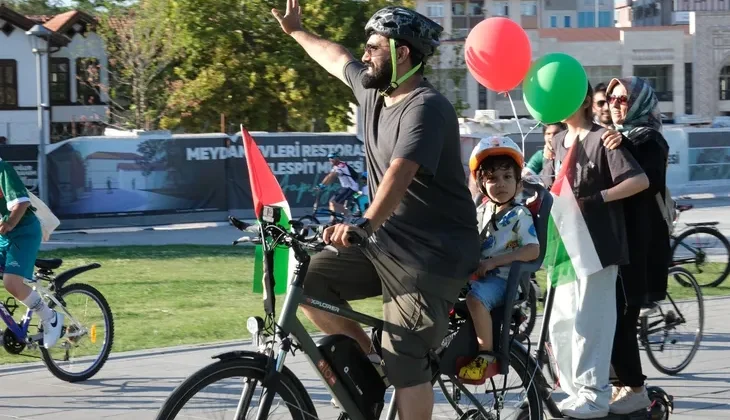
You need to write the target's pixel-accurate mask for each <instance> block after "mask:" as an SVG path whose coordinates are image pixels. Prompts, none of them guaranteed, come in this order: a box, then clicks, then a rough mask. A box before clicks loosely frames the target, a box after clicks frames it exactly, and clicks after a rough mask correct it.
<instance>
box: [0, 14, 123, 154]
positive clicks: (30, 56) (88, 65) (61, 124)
mask: <svg viewBox="0 0 730 420" xmlns="http://www.w3.org/2000/svg"><path fill="white" fill-rule="evenodd" d="M36 24H41V25H43V26H45V27H46V28H47V29H49V30H50V31H51V37H50V41H49V48H47V50H48V52H47V53H45V54H42V56H41V74H42V82H41V83H42V85H41V86H42V87H41V89H40V90H41V94H42V103H44V104H48V105H49V106H48V107H46V108H45V111H44V119H43V120H44V130H43V132H44V133H45V136H46V141H47V142H49V143H50V142H55V141H60V140H64V139H66V138H70V137H74V136H76V135H92V134H99V133H101V132H102V131H103V125H104V123H105V122H107V121H108V115H107V112H108V107H107V105H106V103H107V100H108V96H107V94H106V93H105V89H104V86H108V83H109V80H108V72H107V70H106V69H107V56H106V52H105V49H104V44H103V41H102V39H101V37H99V36H98V35H97V34H96V33H95V32H94V27H95V24H96V22H95V21H94V19H93V18H92V17H91V16H89V15H87V14H85V13H83V12H79V11H71V12H67V13H63V14H60V15H57V16H23V15H20V14H18V13H16V12H15V11H13V10H11V9H9V8H8V7H7V6H5V5H0V75H2V76H3V77H0V143H6V144H38V143H39V139H40V132H39V129H38V96H37V95H38V90H37V86H38V72H37V70H36V57H35V55H34V53H33V52H32V48H31V42H30V39H29V36H28V35H26V31H28V30H29V29H30V28H31V27H32V26H34V25H36Z"/></svg>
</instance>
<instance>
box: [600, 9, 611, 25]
mask: <svg viewBox="0 0 730 420" xmlns="http://www.w3.org/2000/svg"><path fill="white" fill-rule="evenodd" d="M611 15H612V13H611V12H598V26H600V27H601V28H610V27H611V26H613V17H612V16H611Z"/></svg>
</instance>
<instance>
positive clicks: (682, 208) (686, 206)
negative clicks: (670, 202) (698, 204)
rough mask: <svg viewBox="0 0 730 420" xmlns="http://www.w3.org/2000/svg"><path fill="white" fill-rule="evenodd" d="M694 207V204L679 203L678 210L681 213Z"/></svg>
mask: <svg viewBox="0 0 730 420" xmlns="http://www.w3.org/2000/svg"><path fill="white" fill-rule="evenodd" d="M694 207H695V206H694V205H692V204H677V211H678V212H680V213H681V212H683V211H687V210H692V209H693V208H694Z"/></svg>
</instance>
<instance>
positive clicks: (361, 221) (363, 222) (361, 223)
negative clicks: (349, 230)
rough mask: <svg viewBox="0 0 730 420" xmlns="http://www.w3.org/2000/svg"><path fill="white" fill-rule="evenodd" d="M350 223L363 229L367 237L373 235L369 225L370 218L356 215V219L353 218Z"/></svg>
mask: <svg viewBox="0 0 730 420" xmlns="http://www.w3.org/2000/svg"><path fill="white" fill-rule="evenodd" d="M350 224H351V225H353V226H357V227H359V228H360V229H362V230H364V231H365V233H366V234H367V235H368V237H370V236H372V235H373V227H372V226H370V219H367V218H365V217H358V218H357V219H353V220H352V221H351V222H350Z"/></svg>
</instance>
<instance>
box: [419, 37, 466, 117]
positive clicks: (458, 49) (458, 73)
mask: <svg viewBox="0 0 730 420" xmlns="http://www.w3.org/2000/svg"><path fill="white" fill-rule="evenodd" d="M443 38H444V39H449V38H450V37H449V36H448V34H447V35H446V36H445V37H443ZM445 48H449V51H448V52H446V51H444V49H445ZM465 66H466V63H465V61H464V44H463V42H461V41H458V40H455V41H451V42H448V43H442V46H441V48H440V49H438V50H437V52H436V53H435V54H434V56H433V57H432V58H431V60H430V65H429V66H428V67H426V72H425V74H426V78H427V79H428V80H429V81H430V82H431V84H432V85H433V86H434V87H435V88H436V89H437V90H438V91H439V92H441V93H442V94H443V95H444V96H446V97H447V98H449V100H450V101H451V104H452V105H453V106H454V109H455V110H456V114H457V115H459V116H462V113H463V112H464V111H465V110H467V109H469V104H468V102H467V101H466V98H465V97H464V95H465V94H466V92H465V91H463V90H461V89H459V88H460V86H461V84H462V83H463V82H464V81H465V80H466V71H467V70H466V67H465ZM450 84H453V86H454V87H453V88H452V87H450ZM455 89H459V90H455Z"/></svg>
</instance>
